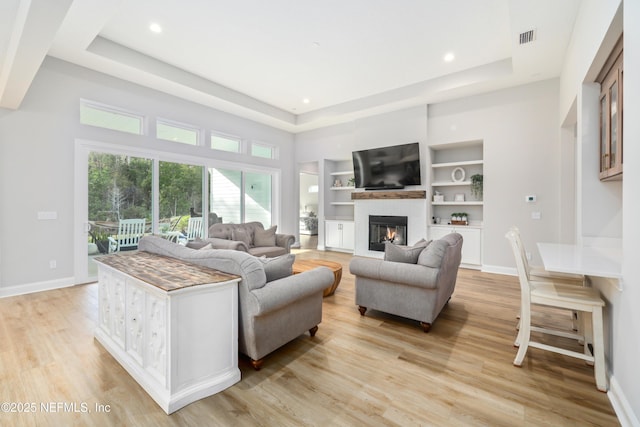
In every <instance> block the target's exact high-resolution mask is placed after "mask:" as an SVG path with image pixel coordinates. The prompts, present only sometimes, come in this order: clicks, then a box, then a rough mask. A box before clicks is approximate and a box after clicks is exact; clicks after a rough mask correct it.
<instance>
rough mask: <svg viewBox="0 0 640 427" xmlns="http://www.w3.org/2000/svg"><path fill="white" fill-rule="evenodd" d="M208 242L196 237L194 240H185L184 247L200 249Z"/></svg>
mask: <svg viewBox="0 0 640 427" xmlns="http://www.w3.org/2000/svg"><path fill="white" fill-rule="evenodd" d="M208 244H209V243H207V242H205V241H204V240H202V239H200V238H198V239H196V240H192V241H190V242H187V244H186V247H188V248H191V249H202V248H203V247H205V246H206V245H208Z"/></svg>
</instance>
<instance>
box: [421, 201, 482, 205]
mask: <svg viewBox="0 0 640 427" xmlns="http://www.w3.org/2000/svg"><path fill="white" fill-rule="evenodd" d="M431 204H432V205H434V206H455V205H467V206H482V205H483V204H484V202H483V201H482V200H472V201H468V202H431Z"/></svg>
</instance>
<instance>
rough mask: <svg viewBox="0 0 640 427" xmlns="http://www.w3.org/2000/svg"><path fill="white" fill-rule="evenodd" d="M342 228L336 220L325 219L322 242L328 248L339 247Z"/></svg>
mask: <svg viewBox="0 0 640 427" xmlns="http://www.w3.org/2000/svg"><path fill="white" fill-rule="evenodd" d="M341 234H342V230H341V229H340V223H339V222H338V221H325V223H324V244H325V246H327V247H330V248H339V247H340V240H341V238H340V237H341Z"/></svg>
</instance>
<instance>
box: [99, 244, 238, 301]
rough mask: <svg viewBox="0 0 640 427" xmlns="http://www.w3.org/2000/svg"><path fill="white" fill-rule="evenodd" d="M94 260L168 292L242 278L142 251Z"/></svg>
mask: <svg viewBox="0 0 640 427" xmlns="http://www.w3.org/2000/svg"><path fill="white" fill-rule="evenodd" d="M94 260H95V261H96V262H99V263H101V264H104V265H107V266H109V267H112V268H115V269H116V270H119V271H122V272H123V273H125V274H128V275H129V276H132V277H135V278H136V279H139V280H142V281H143V282H145V283H148V284H150V285H153V286H155V287H157V288H160V289H162V290H164V291H167V292H170V291H174V290H177V289H184V288H188V287H190V286H197V285H205V284H209V283H220V282H226V281H229V280H234V279H239V278H240V276H236V275H234V274H227V273H223V272H222V271H218V270H214V269H211V268H207V267H202V266H199V265H196V264H191V263H188V262H185V261H180V260H179V259H176V258H171V257H166V256H162V255H156V254H152V253H149V252H143V251H135V252H134V251H131V252H118V253H115V254H110V255H103V256H99V257H96V258H94Z"/></svg>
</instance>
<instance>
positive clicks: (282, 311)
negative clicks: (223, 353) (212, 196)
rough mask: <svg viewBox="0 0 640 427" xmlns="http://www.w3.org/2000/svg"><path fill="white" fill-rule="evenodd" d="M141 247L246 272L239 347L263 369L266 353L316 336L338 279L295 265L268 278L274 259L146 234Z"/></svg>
mask: <svg viewBox="0 0 640 427" xmlns="http://www.w3.org/2000/svg"><path fill="white" fill-rule="evenodd" d="M138 249H139V250H141V251H146V252H150V253H154V254H158V255H164V256H168V257H173V258H177V259H180V260H182V261H186V262H190V263H193V264H198V265H201V266H204V267H209V268H213V269H216V270H220V271H223V272H225V273H230V274H237V275H239V276H241V278H242V279H241V281H240V283H239V286H238V311H239V319H238V349H239V351H240V352H241V353H243V354H246V355H247V356H249V357H250V358H251V363H252V365H253V367H254V368H255V369H260V367H261V366H262V362H263V358H264V356H266V355H267V354H269V353H271V352H272V351H274V350H275V349H277V348H279V347H281V346H282V345H284V344H286V343H288V342H289V341H291V340H293V339H295V338H296V337H298V336H300V335H302V334H304V333H305V332H306V331H309V333H310V334H311V336H314V335H315V333H316V331H317V330H318V324H319V323H320V322H321V321H322V292H323V290H324V289H325V288H326V287H328V286H330V285H331V283H333V273H332V272H331V270H330V269H328V268H326V267H319V268H316V269H313V270H310V271H307V272H304V273H300V274H296V275H290V273H291V271H290V269H289V271H288V273H289V274H284V276H285V277H281V278H277V277H280V276H283V274H280V273H281V271H280V272H278V271H276V274H275V275H276V278H275V279H274V280H271V281H267V275H274V272H273V271H272V270H273V267H271V268H270V267H269V265H270V263H271V262H276V263H277V262H278V260H269V261H267V260H265V261H267V262H266V263H265V262H264V261H263V260H260V259H258V258H256V257H254V256H252V255H249V254H247V253H245V252H241V251H235V250H224V249H201V250H197V249H191V248H188V247H185V246H182V245H179V244H177V243H172V242H170V241H168V240H166V239H163V238H161V237H159V236H146V237H143V238H142V239H140V244H139V246H138ZM288 257H294V255H288ZM265 266H266V267H267V268H266V269H265ZM277 268H280V269H281V267H276V269H277Z"/></svg>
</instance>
